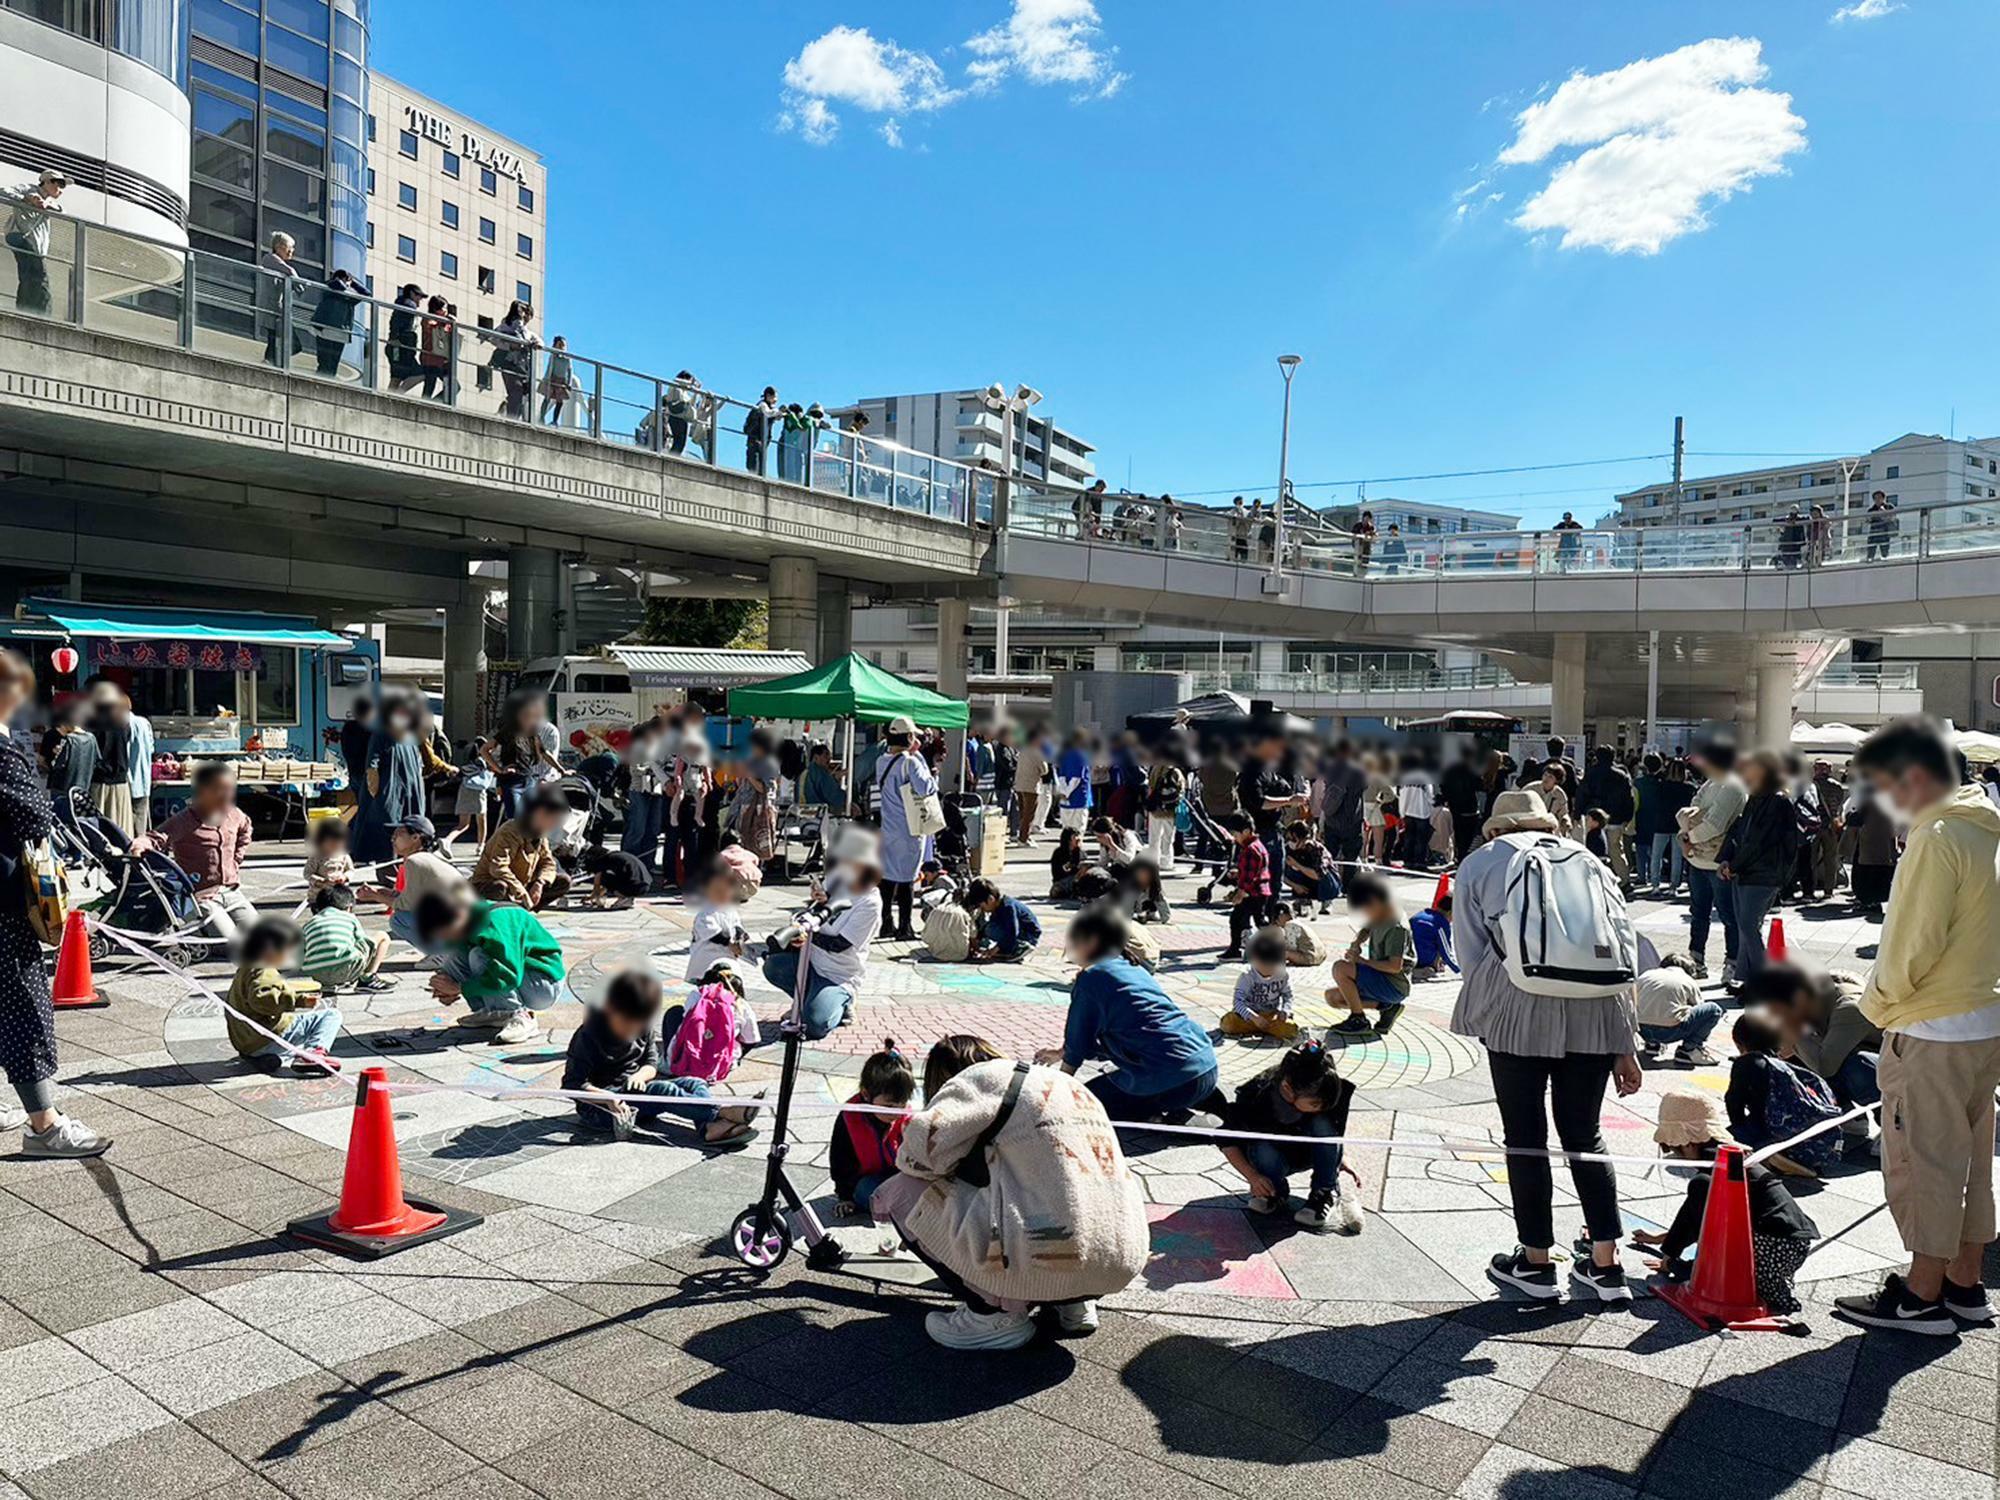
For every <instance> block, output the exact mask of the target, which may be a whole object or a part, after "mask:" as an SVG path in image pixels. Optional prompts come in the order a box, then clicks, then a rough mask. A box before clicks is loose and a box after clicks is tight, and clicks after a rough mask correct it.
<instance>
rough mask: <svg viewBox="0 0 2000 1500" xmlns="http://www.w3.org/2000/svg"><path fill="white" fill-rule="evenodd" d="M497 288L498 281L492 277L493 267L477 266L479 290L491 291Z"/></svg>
mask: <svg viewBox="0 0 2000 1500" xmlns="http://www.w3.org/2000/svg"><path fill="white" fill-rule="evenodd" d="M497 289H498V283H496V282H495V281H494V279H493V268H492V267H491V266H481V267H480V268H479V290H480V291H482V292H491V291H495V290H497Z"/></svg>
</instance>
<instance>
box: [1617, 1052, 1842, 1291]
mask: <svg viewBox="0 0 2000 1500" xmlns="http://www.w3.org/2000/svg"><path fill="white" fill-rule="evenodd" d="M1653 1139H1654V1140H1655V1141H1657V1142H1658V1143H1659V1146H1660V1149H1661V1151H1662V1153H1663V1154H1665V1155H1666V1156H1669V1157H1672V1158H1674V1159H1676V1160H1678V1161H1685V1162H1694V1163H1698V1164H1699V1165H1698V1168H1697V1170H1696V1171H1695V1172H1694V1173H1693V1175H1692V1176H1690V1177H1689V1178H1688V1185H1687V1200H1686V1201H1685V1202H1684V1203H1682V1204H1681V1206H1680V1211H1679V1212H1677V1213H1676V1214H1675V1215H1674V1222H1673V1223H1672V1224H1671V1225H1669V1226H1668V1227H1667V1229H1666V1230H1665V1231H1664V1232H1654V1231H1652V1230H1646V1229H1635V1230H1633V1231H1632V1243H1633V1244H1635V1245H1638V1246H1640V1247H1642V1248H1644V1249H1648V1250H1658V1251H1659V1252H1660V1258H1659V1260H1657V1261H1648V1262H1647V1265H1648V1267H1649V1268H1651V1269H1654V1270H1658V1271H1661V1272H1664V1273H1665V1274H1666V1275H1668V1276H1670V1277H1674V1278H1676V1279H1678V1278H1680V1277H1682V1276H1684V1275H1685V1274H1686V1270H1687V1263H1686V1262H1685V1261H1683V1260H1682V1259H1681V1257H1682V1256H1683V1255H1685V1254H1686V1253H1687V1252H1688V1250H1689V1249H1690V1248H1691V1247H1693V1245H1694V1244H1695V1243H1696V1242H1697V1241H1698V1240H1699V1239H1700V1238H1701V1219H1702V1214H1703V1213H1704V1212H1705V1211H1706V1210H1707V1207H1708V1184H1709V1179H1710V1177H1711V1176H1712V1175H1713V1174H1712V1173H1711V1172H1710V1171H1709V1170H1708V1169H1709V1168H1711V1167H1712V1166H1713V1165H1714V1163H1715V1148H1716V1147H1717V1146H1719V1145H1722V1144H1724V1143H1725V1142H1727V1141H1728V1140H1729V1131H1728V1130H1727V1129H1726V1128H1725V1127H1724V1125H1723V1120H1722V1108H1721V1106H1720V1105H1719V1104H1718V1103H1717V1102H1716V1099H1715V1096H1714V1095H1712V1094H1703V1093H1697V1092H1696V1091H1695V1090H1693V1089H1671V1090H1669V1091H1668V1092H1667V1093H1665V1094H1662V1095H1661V1096H1660V1123H1659V1125H1658V1126H1657V1127H1656V1128H1655V1129H1654V1131H1653ZM1745 1176H1746V1177H1747V1179H1748V1185H1749V1188H1750V1246H1751V1256H1752V1259H1753V1261H1754V1262H1755V1264H1756V1268H1757V1297H1758V1300H1759V1301H1761V1302H1762V1303H1763V1304H1764V1305H1765V1306H1766V1307H1768V1308H1769V1309H1770V1310H1771V1311H1772V1312H1774V1313H1795V1312H1797V1311H1798V1310H1799V1299H1798V1298H1797V1296H1795V1295H1794V1294H1793V1292H1792V1278H1793V1277H1794V1276H1796V1275H1797V1274H1798V1270H1799V1267H1800V1266H1802V1265H1803V1264H1805V1258H1806V1254H1807V1251H1808V1250H1809V1249H1810V1247H1811V1245H1812V1242H1813V1241H1814V1240H1816V1239H1818V1238H1819V1226H1818V1225H1817V1224H1815V1223H1814V1222H1813V1221H1812V1219H1811V1218H1810V1217H1809V1216H1808V1215H1807V1213H1806V1211H1805V1210H1804V1209H1802V1208H1800V1207H1799V1205H1798V1203H1797V1202H1796V1201H1795V1200H1794V1199H1793V1197H1792V1195H1791V1193H1790V1191H1789V1190H1788V1189H1787V1188H1786V1187H1785V1184H1784V1183H1783V1182H1782V1181H1780V1180H1779V1178H1778V1174H1777V1173H1775V1172H1773V1171H1772V1170H1771V1169H1770V1168H1768V1167H1766V1166H1765V1165H1764V1164H1763V1163H1762V1162H1752V1163H1751V1164H1750V1165H1749V1166H1748V1167H1747V1168H1746V1169H1745Z"/></svg>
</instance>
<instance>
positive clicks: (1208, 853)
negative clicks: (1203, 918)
mask: <svg viewBox="0 0 2000 1500" xmlns="http://www.w3.org/2000/svg"><path fill="white" fill-rule="evenodd" d="M1186 807H1187V814H1188V826H1187V833H1186V835H1185V837H1184V839H1183V841H1182V858H1183V859H1184V860H1185V861H1186V862H1187V863H1188V865H1190V866H1191V867H1192V868H1193V869H1194V870H1195V871H1196V872H1197V873H1201V872H1204V871H1205V872H1207V874H1208V880H1207V883H1206V884H1204V885H1203V886H1202V888H1201V889H1200V890H1199V891H1197V892H1196V893H1195V899H1196V900H1197V901H1199V902H1200V903H1201V904H1202V905H1203V906H1207V905H1209V904H1210V903H1211V902H1213V901H1214V899H1215V892H1216V888H1217V887H1218V886H1219V887H1222V888H1224V889H1227V888H1228V887H1230V886H1232V885H1234V884H1235V883H1236V878H1235V875H1234V873H1233V872H1234V870H1235V868H1236V845H1235V843H1234V841H1233V840H1231V838H1230V837H1229V833H1228V830H1227V829H1225V828H1224V827H1223V826H1222V825H1221V824H1220V823H1219V822H1217V821H1216V820H1215V819H1214V818H1212V817H1210V816H1209V813H1208V809H1207V808H1205V807H1203V806H1202V802H1201V798H1200V797H1199V796H1194V795H1190V796H1189V797H1188V799H1187V803H1186Z"/></svg>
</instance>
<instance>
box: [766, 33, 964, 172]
mask: <svg viewBox="0 0 2000 1500" xmlns="http://www.w3.org/2000/svg"><path fill="white" fill-rule="evenodd" d="M784 78H785V102H786V109H785V113H784V114H783V115H782V116H780V118H779V122H778V123H779V125H780V126H781V127H783V128H786V129H795V130H797V131H798V132H799V134H800V135H802V136H804V137H805V138H806V139H807V140H808V141H810V142H811V143H812V144H814V145H816V146H823V145H825V144H826V143H827V142H829V141H831V140H832V139H833V138H834V136H835V135H836V134H838V133H839V130H840V118H839V116H838V115H836V114H835V113H834V110H833V106H834V105H835V104H846V105H851V106H853V107H854V108H855V109H859V110H863V111H866V112H867V113H869V114H888V113H890V112H892V111H893V112H896V113H922V112H923V111H926V110H933V109H943V108H944V107H945V106H946V105H947V104H950V103H951V102H952V101H953V100H954V99H957V98H958V97H959V94H960V90H957V89H954V88H952V87H951V85H950V83H949V81H948V80H947V79H946V78H945V73H944V69H943V68H941V67H939V66H938V65H937V63H936V61H935V60H934V59H932V58H931V57H929V56H927V55H925V54H924V53H922V52H910V51H906V50H905V49H903V48H902V47H899V46H897V45H896V44H895V43H894V42H891V41H883V40H880V39H878V38H877V37H876V36H875V35H874V34H873V33H872V32H870V31H869V30H868V28H867V27H865V26H836V27H834V28H833V29H832V30H831V31H829V32H827V33H826V34H825V35H824V36H819V37H815V38H814V39H813V40H812V41H810V42H807V43H806V44H805V46H804V47H803V48H801V49H800V51H799V55H798V56H797V57H795V58H793V59H792V60H791V61H790V62H788V63H786V64H785V74H784Z"/></svg>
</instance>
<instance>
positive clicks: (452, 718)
mask: <svg viewBox="0 0 2000 1500" xmlns="http://www.w3.org/2000/svg"><path fill="white" fill-rule="evenodd" d="M509 613H510V614H511V613H512V612H511V611H509ZM485 670H486V591H485V590H484V589H475V588H471V587H469V586H468V587H464V588H461V589H460V591H459V596H458V600H457V602H456V603H453V604H447V605H446V606H445V610H444V732H445V733H446V734H448V735H450V736H451V738H452V740H453V741H454V742H457V741H462V740H469V739H471V738H472V737H473V736H474V735H475V734H484V733H487V732H490V731H491V729H492V727H493V726H492V725H490V724H482V723H481V722H480V716H479V674H480V673H482V672H484V671H485Z"/></svg>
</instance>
